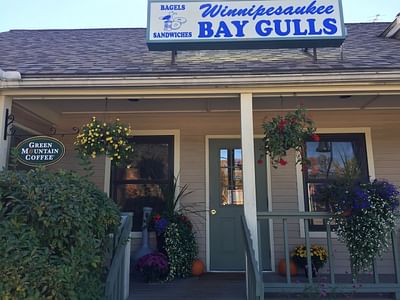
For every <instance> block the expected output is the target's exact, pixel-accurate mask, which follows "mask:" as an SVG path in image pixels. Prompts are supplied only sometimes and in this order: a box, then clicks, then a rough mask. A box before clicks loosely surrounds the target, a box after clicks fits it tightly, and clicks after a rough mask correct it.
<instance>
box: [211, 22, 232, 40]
mask: <svg viewBox="0 0 400 300" xmlns="http://www.w3.org/2000/svg"><path fill="white" fill-rule="evenodd" d="M221 35H224V36H225V37H233V35H232V33H231V32H230V30H229V28H228V26H227V25H226V23H225V22H224V21H221V22H219V27H218V29H217V32H216V33H215V37H221Z"/></svg>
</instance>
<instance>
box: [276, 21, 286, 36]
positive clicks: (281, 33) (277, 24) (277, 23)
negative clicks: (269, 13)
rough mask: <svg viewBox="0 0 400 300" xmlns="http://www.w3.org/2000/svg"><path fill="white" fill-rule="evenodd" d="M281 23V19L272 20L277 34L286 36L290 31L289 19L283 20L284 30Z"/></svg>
mask: <svg viewBox="0 0 400 300" xmlns="http://www.w3.org/2000/svg"><path fill="white" fill-rule="evenodd" d="M281 23H282V20H274V25H275V32H276V34H277V35H279V36H287V35H288V34H289V33H290V20H285V23H286V31H282V28H281Z"/></svg>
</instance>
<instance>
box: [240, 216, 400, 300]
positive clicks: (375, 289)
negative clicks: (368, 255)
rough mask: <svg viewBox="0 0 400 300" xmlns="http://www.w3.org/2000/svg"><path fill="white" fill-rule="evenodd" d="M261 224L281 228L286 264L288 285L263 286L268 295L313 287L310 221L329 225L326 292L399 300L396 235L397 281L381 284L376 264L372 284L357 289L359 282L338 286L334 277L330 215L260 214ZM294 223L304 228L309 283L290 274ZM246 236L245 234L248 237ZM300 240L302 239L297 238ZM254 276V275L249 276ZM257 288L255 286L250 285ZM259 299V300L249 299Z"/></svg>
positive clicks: (394, 243)
mask: <svg viewBox="0 0 400 300" xmlns="http://www.w3.org/2000/svg"><path fill="white" fill-rule="evenodd" d="M257 217H258V221H260V220H275V221H279V223H281V224H282V231H283V250H284V257H285V263H286V282H280V283H276V282H264V291H265V293H302V292H304V291H305V290H307V289H309V288H310V286H312V285H313V284H315V283H314V279H313V276H312V267H311V265H312V264H311V255H310V249H311V242H310V229H309V223H310V220H321V219H322V220H324V221H325V222H324V223H326V224H327V225H326V246H327V250H328V268H329V269H328V270H329V280H328V282H326V283H324V289H325V290H327V291H330V292H332V293H394V294H395V299H396V300H400V264H399V255H400V253H399V249H398V240H397V236H396V232H395V231H394V232H392V255H393V264H394V281H393V282H392V283H383V282H381V281H380V279H379V278H380V277H379V274H378V271H377V268H376V265H375V264H374V268H373V282H372V283H363V284H359V285H357V288H356V289H355V284H356V281H355V280H353V282H352V280H351V279H350V282H348V283H347V282H346V283H339V282H337V280H336V276H335V263H334V255H333V245H332V244H333V243H332V228H331V225H330V224H329V218H330V217H331V215H330V214H329V213H317V212H293V213H291V212H284V213H282V212H260V213H258V214H257ZM289 219H294V220H298V221H300V222H302V224H304V239H305V245H306V253H307V264H308V268H307V272H308V274H307V275H308V278H307V280H306V282H296V283H293V282H292V277H291V274H290V253H289V251H290V250H289V236H288V220H289ZM277 230H278V229H277V227H276V226H275V227H274V231H275V235H279V231H278V232H277ZM245 236H246V234H245ZM298 238H300V236H298ZM246 251H247V255H251V253H252V251H251V249H249V248H247V247H246ZM246 271H247V272H248V273H253V272H254V271H253V270H251V269H248V270H246ZM250 275H251V274H250ZM251 283H252V284H253V285H254V282H251ZM248 299H256V298H248Z"/></svg>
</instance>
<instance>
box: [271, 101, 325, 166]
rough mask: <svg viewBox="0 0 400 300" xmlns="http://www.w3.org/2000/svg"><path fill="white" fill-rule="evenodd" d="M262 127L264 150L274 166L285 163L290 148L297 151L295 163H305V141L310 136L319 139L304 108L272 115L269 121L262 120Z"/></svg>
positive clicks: (315, 139)
mask: <svg viewBox="0 0 400 300" xmlns="http://www.w3.org/2000/svg"><path fill="white" fill-rule="evenodd" d="M263 128H264V143H265V152H266V154H267V155H269V156H270V157H271V160H272V166H273V167H274V168H277V167H278V166H279V165H280V166H285V165H286V164H287V161H286V160H285V159H284V157H285V156H286V155H287V151H288V150H290V149H293V150H296V151H298V153H299V156H298V158H297V160H296V163H301V164H302V165H303V166H305V165H307V160H306V158H305V156H304V145H305V141H306V140H308V139H310V138H311V139H313V140H314V141H319V136H318V135H316V134H315V131H316V128H315V127H314V122H313V120H311V119H310V118H309V117H307V114H306V110H305V109H304V108H298V109H296V110H295V111H294V112H289V113H287V114H286V115H285V116H277V117H274V118H273V119H272V120H271V121H269V122H264V124H263Z"/></svg>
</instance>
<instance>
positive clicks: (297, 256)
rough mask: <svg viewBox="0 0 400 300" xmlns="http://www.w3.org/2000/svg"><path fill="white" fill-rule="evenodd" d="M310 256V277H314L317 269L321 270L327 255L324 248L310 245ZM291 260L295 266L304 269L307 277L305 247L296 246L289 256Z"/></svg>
mask: <svg viewBox="0 0 400 300" xmlns="http://www.w3.org/2000/svg"><path fill="white" fill-rule="evenodd" d="M310 255H311V264H312V275H313V277H315V276H316V273H317V272H318V270H319V269H321V268H322V267H323V266H324V265H325V263H326V261H327V259H328V253H327V251H326V250H325V248H324V247H322V246H320V245H311V248H310ZM291 257H292V260H293V261H294V262H295V264H296V265H297V266H298V267H300V268H304V271H305V274H306V276H308V264H307V249H306V246H305V245H300V246H297V247H296V248H295V249H294V250H293V251H292V254H291Z"/></svg>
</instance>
